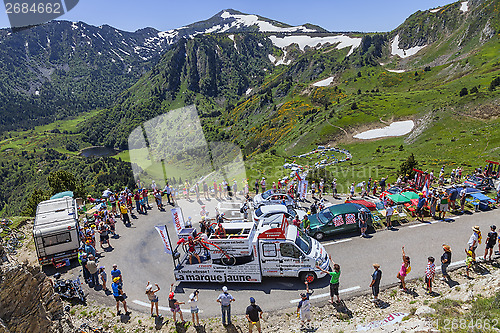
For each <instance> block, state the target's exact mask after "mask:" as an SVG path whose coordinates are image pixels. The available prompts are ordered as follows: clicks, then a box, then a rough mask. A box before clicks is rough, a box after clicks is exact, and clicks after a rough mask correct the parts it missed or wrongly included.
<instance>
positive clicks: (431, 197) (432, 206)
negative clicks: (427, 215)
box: [429, 190, 438, 219]
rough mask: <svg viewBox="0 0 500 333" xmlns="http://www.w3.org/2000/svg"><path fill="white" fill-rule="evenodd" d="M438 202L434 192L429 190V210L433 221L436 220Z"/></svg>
mask: <svg viewBox="0 0 500 333" xmlns="http://www.w3.org/2000/svg"><path fill="white" fill-rule="evenodd" d="M437 202H438V197H437V194H436V190H431V191H430V192H429V208H430V210H431V216H432V218H433V219H435V218H436V205H437Z"/></svg>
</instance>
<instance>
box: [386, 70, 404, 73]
mask: <svg viewBox="0 0 500 333" xmlns="http://www.w3.org/2000/svg"><path fill="white" fill-rule="evenodd" d="M386 71H388V72H391V73H404V72H406V71H404V70H402V69H386Z"/></svg>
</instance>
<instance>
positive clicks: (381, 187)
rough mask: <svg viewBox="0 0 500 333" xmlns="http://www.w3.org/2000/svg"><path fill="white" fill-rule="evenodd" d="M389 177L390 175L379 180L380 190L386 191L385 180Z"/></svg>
mask: <svg viewBox="0 0 500 333" xmlns="http://www.w3.org/2000/svg"><path fill="white" fill-rule="evenodd" d="M387 178H388V177H385V178H381V179H380V181H379V182H378V184H379V186H380V192H384V191H385V182H386V181H387Z"/></svg>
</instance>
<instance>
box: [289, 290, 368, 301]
mask: <svg viewBox="0 0 500 333" xmlns="http://www.w3.org/2000/svg"><path fill="white" fill-rule="evenodd" d="M360 288H361V287H360V286H356V287H352V288H347V289H342V290H339V294H340V293H348V292H350V291H354V290H358V289H360ZM329 296H330V293H325V294H319V295H314V296H309V299H317V298H323V297H329ZM301 300H302V299H292V300H291V301H290V303H292V304H293V303H298V302H300V301H301Z"/></svg>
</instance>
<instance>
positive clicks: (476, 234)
mask: <svg viewBox="0 0 500 333" xmlns="http://www.w3.org/2000/svg"><path fill="white" fill-rule="evenodd" d="M479 244H481V231H480V230H479V226H477V225H476V226H473V227H472V235H471V236H470V238H469V241H468V242H467V246H468V251H471V252H472V260H473V261H474V262H475V261H476V249H477V247H478V245H479Z"/></svg>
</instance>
